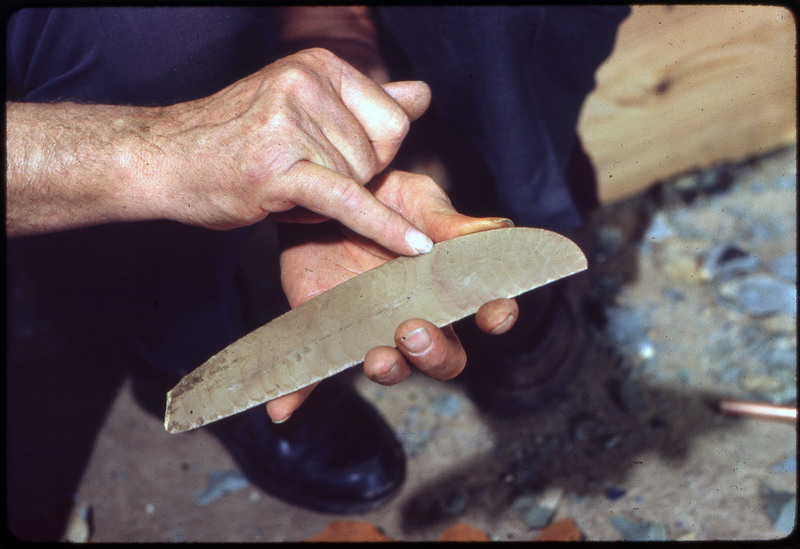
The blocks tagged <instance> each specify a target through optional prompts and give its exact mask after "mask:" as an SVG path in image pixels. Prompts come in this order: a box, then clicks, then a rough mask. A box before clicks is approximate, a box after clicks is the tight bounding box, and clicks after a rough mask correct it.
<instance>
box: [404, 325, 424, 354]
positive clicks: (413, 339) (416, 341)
mask: <svg viewBox="0 0 800 549" xmlns="http://www.w3.org/2000/svg"><path fill="white" fill-rule="evenodd" d="M400 343H402V344H403V347H405V348H406V350H407V351H408V352H409V353H411V354H413V355H421V354H422V353H424V352H425V351H427V350H428V347H430V346H431V338H430V336H428V332H426V331H425V328H417V329H416V330H414V331H412V332H409V333H407V334H406V335H404V336H403V337H401V338H400Z"/></svg>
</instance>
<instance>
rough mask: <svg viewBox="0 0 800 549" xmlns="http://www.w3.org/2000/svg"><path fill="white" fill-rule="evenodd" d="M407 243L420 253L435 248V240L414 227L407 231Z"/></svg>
mask: <svg viewBox="0 0 800 549" xmlns="http://www.w3.org/2000/svg"><path fill="white" fill-rule="evenodd" d="M406 244H408V245H409V246H411V247H412V248H413V249H414V251H416V252H417V253H418V254H426V253H428V252H429V251H431V250H432V249H433V240H431V239H430V238H428V237H427V235H425V233H423V232H421V231H419V230H417V229H415V228H414V227H411V228H409V229H408V231H406Z"/></svg>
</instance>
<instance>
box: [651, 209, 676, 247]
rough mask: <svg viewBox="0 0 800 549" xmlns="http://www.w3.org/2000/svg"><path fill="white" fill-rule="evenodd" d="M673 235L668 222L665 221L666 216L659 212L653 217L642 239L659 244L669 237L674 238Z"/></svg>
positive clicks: (673, 232)
mask: <svg viewBox="0 0 800 549" xmlns="http://www.w3.org/2000/svg"><path fill="white" fill-rule="evenodd" d="M674 234H675V231H673V230H672V227H671V226H670V224H669V221H667V215H666V214H665V213H664V212H663V211H660V212H658V213H656V214H655V215H654V216H653V219H652V220H651V221H650V226H649V227H648V228H647V231H645V233H644V237H643V239H644V240H646V241H649V242H661V241H663V240H666V239H667V238H669V237H670V236H674Z"/></svg>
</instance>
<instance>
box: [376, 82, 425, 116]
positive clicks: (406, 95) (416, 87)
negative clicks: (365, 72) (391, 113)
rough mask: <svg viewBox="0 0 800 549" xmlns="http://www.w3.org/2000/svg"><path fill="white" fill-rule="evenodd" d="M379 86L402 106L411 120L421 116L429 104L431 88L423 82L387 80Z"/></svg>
mask: <svg viewBox="0 0 800 549" xmlns="http://www.w3.org/2000/svg"><path fill="white" fill-rule="evenodd" d="M381 87H382V88H383V91H385V92H386V93H388V94H389V95H390V96H391V98H392V99H394V100H395V101H397V102H398V103H399V104H400V106H401V107H403V110H404V111H405V112H406V114H407V115H408V117H409V118H410V119H411V120H412V121H414V120H416V119H417V118H419V117H420V116H422V114H423V113H424V112H425V111H426V110H427V109H428V105H430V104H431V88H430V87H429V86H428V85H427V84H426V83H425V82H421V81H419V80H416V81H410V82H389V83H388V84H383V85H381Z"/></svg>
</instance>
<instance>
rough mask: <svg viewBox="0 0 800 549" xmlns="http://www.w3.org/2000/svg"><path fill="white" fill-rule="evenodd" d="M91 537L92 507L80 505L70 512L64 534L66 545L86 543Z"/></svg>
mask: <svg viewBox="0 0 800 549" xmlns="http://www.w3.org/2000/svg"><path fill="white" fill-rule="evenodd" d="M91 537H92V507H91V506H90V505H88V504H86V503H84V504H81V505H80V506H78V507H76V508H75V509H74V510H73V511H72V515H71V516H70V518H69V521H68V523H67V530H66V532H65V533H64V540H63V541H66V542H67V543H86V542H88V541H90V539H91Z"/></svg>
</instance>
